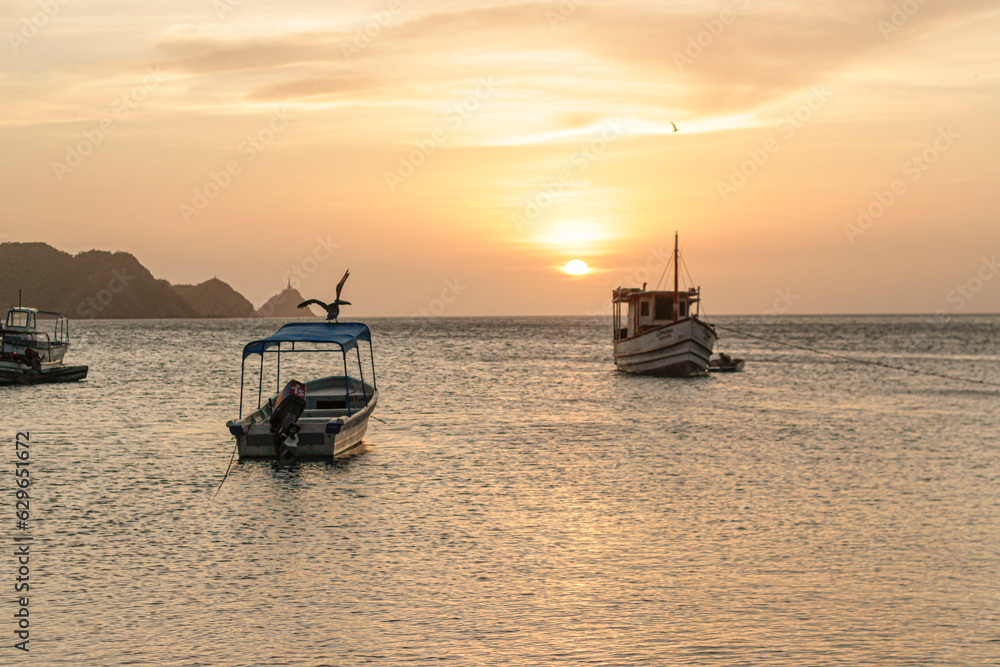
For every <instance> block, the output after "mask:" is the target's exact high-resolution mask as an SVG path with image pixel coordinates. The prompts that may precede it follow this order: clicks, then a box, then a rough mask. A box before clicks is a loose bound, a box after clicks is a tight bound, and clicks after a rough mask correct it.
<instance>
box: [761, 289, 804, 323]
mask: <svg viewBox="0 0 1000 667" xmlns="http://www.w3.org/2000/svg"><path fill="white" fill-rule="evenodd" d="M774 293H775V294H776V295H777V297H778V298H776V299H775V300H774V303H772V304H771V307H770V308H765V309H764V311H763V312H761V314H760V321H761V324H774V323H775V322H776V321H777V319H778V316H779V315H785V314H787V313H788V311H789V310H791V308H792V304H794V303H795V302H796V301H798V300H799V297H798V296H796V295H795V294H792V288H791V287H786V288H785V289H784V290H781V289H776V290H774Z"/></svg>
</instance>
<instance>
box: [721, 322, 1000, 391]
mask: <svg viewBox="0 0 1000 667" xmlns="http://www.w3.org/2000/svg"><path fill="white" fill-rule="evenodd" d="M712 326H714V327H715V328H716V329H725V330H726V331H732V332H733V333H735V334H739V335H740V336H746V337H748V338H756V339H757V340H762V341H764V342H767V343H774V344H775V345H784V346H786V347H794V348H796V349H799V350H805V351H806V352H812V353H814V354H825V355H826V356H828V357H836V358H838V359H846V360H847V361H853V362H855V363H859V364H868V365H869V366H879V367H881V368H888V369H890V370H894V371H903V372H904V373H914V374H916V375H931V376H934V377H939V378H944V379H946V380H958V381H959V382H974V383H976V384H986V385H991V386H994V387H1000V382H991V381H990V380H975V379H973V378H967V377H961V376H958V375H947V374H945V373H935V372H934V371H922V370H920V369H918V368H907V367H906V366H894V365H893V364H886V363H883V362H881V361H871V360H869V359H859V358H858V357H852V356H849V355H846V354H837V353H836V352H827V351H825V350H817V349H816V348H812V347H806V346H805V345H796V344H795V343H788V342H785V341H781V340H777V339H775V338H768V337H766V336H758V335H757V334H752V333H747V332H745V331H740V330H739V329H734V328H732V327H725V326H722V325H721V324H713V325H712Z"/></svg>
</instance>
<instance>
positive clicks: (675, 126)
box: [670, 121, 680, 132]
mask: <svg viewBox="0 0 1000 667" xmlns="http://www.w3.org/2000/svg"><path fill="white" fill-rule="evenodd" d="M670 124H671V125H673V126H674V132H680V130H678V129H677V123H675V122H674V121H670Z"/></svg>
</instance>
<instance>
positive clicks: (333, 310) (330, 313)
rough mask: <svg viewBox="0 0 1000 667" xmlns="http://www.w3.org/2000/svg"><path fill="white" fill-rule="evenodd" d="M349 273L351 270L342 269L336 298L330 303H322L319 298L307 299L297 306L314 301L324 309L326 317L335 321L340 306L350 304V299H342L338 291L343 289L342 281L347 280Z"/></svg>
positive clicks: (338, 314) (303, 306) (301, 306)
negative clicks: (342, 273) (342, 274)
mask: <svg viewBox="0 0 1000 667" xmlns="http://www.w3.org/2000/svg"><path fill="white" fill-rule="evenodd" d="M349 275H351V270H350V269H348V270H347V271H344V277H343V278H341V279H340V282H339V283H337V298H335V299H334V300H333V301H332V302H331V303H323V302H322V301H320V300H319V299H309V300H308V301H303V302H302V303H300V304H299V305H298V307H299V308H305V307H306V306H308V305H310V304H313V303H315V304H316V305H317V306H321V307H322V308H323V309H324V310H325V311H326V319H327V320H332V321H334V322H336V321H337V318H338V317H339V316H340V307H341V306H349V305H351V302H350V301H343V300H341V298H340V291H341V290H342V289H344V283H346V282H347V276H349Z"/></svg>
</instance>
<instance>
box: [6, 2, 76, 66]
mask: <svg viewBox="0 0 1000 667" xmlns="http://www.w3.org/2000/svg"><path fill="white" fill-rule="evenodd" d="M68 3H69V0H39V2H38V11H36V12H35V13H34V14H32V15H31V16H26V17H24V18H23V19H21V29H20V30H19V31H17V32H14V31H9V32H8V33H7V40H8V41H9V42H10V48H12V49H13V50H14V53H16V54H19V53H20V52H21V48H22V47H24V46H26V45H27V44H28V42H30V41H31V40H32V39H34V38H35V37H37V36H38V35H39V34H40V33H41V32H42V30H44V29H45V28H46V27H47V26H48V25H49V23H50V22H51V21H52V19H54V18H55V17H56V16H58V15H59V12H61V11H62V8H63V7H65V6H66V5H67V4H68Z"/></svg>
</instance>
